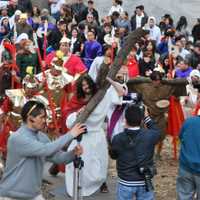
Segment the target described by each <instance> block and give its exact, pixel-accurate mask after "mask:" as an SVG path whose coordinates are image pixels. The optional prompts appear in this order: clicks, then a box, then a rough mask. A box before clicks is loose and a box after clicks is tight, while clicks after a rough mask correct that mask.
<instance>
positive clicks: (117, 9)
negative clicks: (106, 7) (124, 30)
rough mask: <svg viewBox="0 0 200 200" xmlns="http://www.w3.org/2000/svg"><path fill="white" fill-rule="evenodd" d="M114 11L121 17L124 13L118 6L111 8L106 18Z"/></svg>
mask: <svg viewBox="0 0 200 200" xmlns="http://www.w3.org/2000/svg"><path fill="white" fill-rule="evenodd" d="M115 11H117V12H118V13H119V14H120V15H121V14H122V13H123V12H124V9H123V8H122V7H121V6H120V5H117V6H112V7H111V8H110V11H109V13H108V16H111V15H112V14H113V12H115Z"/></svg>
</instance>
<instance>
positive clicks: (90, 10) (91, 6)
mask: <svg viewBox="0 0 200 200" xmlns="http://www.w3.org/2000/svg"><path fill="white" fill-rule="evenodd" d="M88 13H91V14H92V15H93V16H94V19H95V20H96V22H97V24H100V23H99V14H98V11H97V10H96V9H95V8H94V1H92V0H89V1H88V7H87V8H85V9H84V10H83V12H82V16H81V18H82V19H83V20H85V19H86V17H87V15H88Z"/></svg>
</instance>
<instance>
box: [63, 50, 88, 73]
mask: <svg viewBox="0 0 200 200" xmlns="http://www.w3.org/2000/svg"><path fill="white" fill-rule="evenodd" d="M64 67H65V68H66V69H67V71H68V73H69V74H70V75H72V76H75V75H76V74H82V73H84V72H86V71H87V68H86V66H85V65H84V64H83V62H82V60H81V59H80V58H79V57H78V56H76V55H73V54H72V55H71V56H70V58H69V59H68V60H67V61H66V62H65V63H64Z"/></svg>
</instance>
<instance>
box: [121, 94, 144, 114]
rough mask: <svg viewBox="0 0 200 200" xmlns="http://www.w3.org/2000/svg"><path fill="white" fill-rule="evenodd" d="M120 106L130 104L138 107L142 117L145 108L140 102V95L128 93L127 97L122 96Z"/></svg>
mask: <svg viewBox="0 0 200 200" xmlns="http://www.w3.org/2000/svg"><path fill="white" fill-rule="evenodd" d="M122 104H124V105H127V106H128V105H130V104H134V105H137V106H138V107H140V109H141V112H142V115H143V116H144V112H145V107H144V104H143V101H142V94H140V93H128V95H126V96H123V101H122Z"/></svg>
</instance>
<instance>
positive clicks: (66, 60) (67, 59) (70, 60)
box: [45, 36, 87, 108]
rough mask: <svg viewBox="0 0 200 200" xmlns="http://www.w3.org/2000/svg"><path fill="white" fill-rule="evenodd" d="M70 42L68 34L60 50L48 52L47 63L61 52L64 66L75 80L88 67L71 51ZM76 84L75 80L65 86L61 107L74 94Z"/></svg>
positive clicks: (62, 41) (63, 39) (61, 42)
mask: <svg viewBox="0 0 200 200" xmlns="http://www.w3.org/2000/svg"><path fill="white" fill-rule="evenodd" d="M69 42H70V40H69V39H68V38H67V37H66V36H64V37H63V38H62V39H61V41H60V49H59V51H54V52H51V53H50V54H48V55H47V57H46V60H45V62H46V64H47V65H50V64H51V62H52V60H53V58H55V57H57V55H58V54H59V56H58V57H60V58H61V59H62V60H63V64H62V66H63V67H64V68H65V69H66V70H67V73H68V74H69V75H71V76H73V77H74V80H76V79H77V78H78V77H79V76H80V75H81V74H83V73H85V72H86V71H87V68H86V67H85V65H84V64H83V62H82V61H81V59H80V58H79V57H78V56H76V55H74V54H71V53H70V48H69ZM74 84H75V81H73V82H72V83H71V84H68V85H67V86H66V87H65V90H64V91H65V95H64V96H65V98H64V99H62V104H61V108H62V107H63V106H64V105H65V103H66V102H67V101H68V100H69V99H70V98H71V96H72V95H73V91H74Z"/></svg>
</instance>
